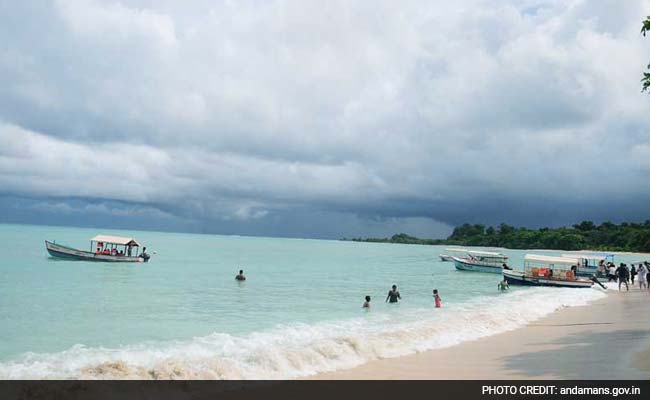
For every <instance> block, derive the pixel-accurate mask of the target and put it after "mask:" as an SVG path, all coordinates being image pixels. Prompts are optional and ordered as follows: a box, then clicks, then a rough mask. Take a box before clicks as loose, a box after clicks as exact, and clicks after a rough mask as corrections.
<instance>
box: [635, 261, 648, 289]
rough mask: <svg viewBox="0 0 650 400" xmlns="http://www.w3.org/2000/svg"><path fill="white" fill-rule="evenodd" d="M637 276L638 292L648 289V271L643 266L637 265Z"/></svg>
mask: <svg viewBox="0 0 650 400" xmlns="http://www.w3.org/2000/svg"><path fill="white" fill-rule="evenodd" d="M637 273H638V274H639V290H643V289H644V288H647V287H648V281H647V274H648V269H647V268H646V267H645V265H643V264H639V269H638V270H637Z"/></svg>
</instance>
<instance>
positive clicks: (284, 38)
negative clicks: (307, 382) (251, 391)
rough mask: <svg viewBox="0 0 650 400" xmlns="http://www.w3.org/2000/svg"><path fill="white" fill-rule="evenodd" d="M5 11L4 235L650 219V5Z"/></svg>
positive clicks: (0, 49)
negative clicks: (645, 32) (8, 229)
mask: <svg viewBox="0 0 650 400" xmlns="http://www.w3.org/2000/svg"><path fill="white" fill-rule="evenodd" d="M448 3H449V2H439V3H437V4H436V3H435V2H429V3H422V2H409V1H407V2H400V3H399V4H397V3H396V2H390V1H387V2H372V3H369V2H328V3H327V4H322V2H309V1H307V2H305V1H300V2H276V1H269V2H246V1H244V2H223V3H222V2H213V1H205V2H194V3H192V4H191V5H188V4H184V3H178V2H171V1H156V2H150V1H127V2H119V3H118V2H110V1H89V2H77V1H63V0H62V1H54V2H52V3H50V4H49V5H46V4H43V3H42V2H29V1H25V2H5V3H2V5H0V39H2V40H1V41H0V42H1V43H2V46H0V86H1V87H2V90H0V205H1V206H2V212H1V213H0V221H5V222H30V223H57V224H58V223H61V224H75V225H84V226H115V227H125V228H132V227H133V228H135V227H139V228H147V229H165V230H189V231H198V232H217V233H235V234H264V235H279V236H306V237H340V236H354V235H362V236H366V235H387V234H391V233H394V232H398V231H406V232H411V233H413V234H418V235H422V236H441V235H444V234H446V233H448V232H449V226H450V225H455V224H458V223H463V222H476V223H487V224H496V223H499V222H508V223H512V224H516V225H519V224H525V225H529V226H546V225H550V226H552V225H559V224H571V223H575V222H577V221H579V220H581V219H587V218H588V219H594V220H596V221H602V220H614V221H616V220H624V219H627V220H644V219H648V218H650V207H649V206H648V204H650V201H649V200H650V199H649V198H648V197H649V196H648V188H649V187H650V133H649V131H648V122H649V121H648V106H649V102H648V99H647V97H646V96H644V95H642V94H641V93H640V91H639V89H640V85H639V78H640V76H641V73H642V71H643V68H644V66H645V65H646V64H647V62H648V59H650V51H648V50H649V49H650V39H647V38H646V39H645V40H644V38H643V37H642V36H640V34H639V29H640V21H641V20H642V19H643V17H644V16H645V15H646V14H647V13H648V9H650V4H648V2H647V1H641V0H639V1H633V0H630V1H625V2H619V1H613V0H612V1H552V0H549V1H525V0H513V1H509V2H500V3H498V5H495V3H494V2H488V1H478V0H468V1H459V2H455V3H454V4H448Z"/></svg>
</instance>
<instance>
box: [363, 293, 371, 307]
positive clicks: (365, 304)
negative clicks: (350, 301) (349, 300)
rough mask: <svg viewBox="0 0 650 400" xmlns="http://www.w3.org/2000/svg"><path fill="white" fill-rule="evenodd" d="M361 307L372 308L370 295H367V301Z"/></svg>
mask: <svg viewBox="0 0 650 400" xmlns="http://www.w3.org/2000/svg"><path fill="white" fill-rule="evenodd" d="M361 308H370V296H366V301H364V302H363V305H362V306H361Z"/></svg>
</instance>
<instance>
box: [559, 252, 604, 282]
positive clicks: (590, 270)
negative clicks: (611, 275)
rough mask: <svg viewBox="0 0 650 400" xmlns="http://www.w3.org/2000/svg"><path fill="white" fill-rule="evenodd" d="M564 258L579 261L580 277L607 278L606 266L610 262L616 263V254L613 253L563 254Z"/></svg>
mask: <svg viewBox="0 0 650 400" xmlns="http://www.w3.org/2000/svg"><path fill="white" fill-rule="evenodd" d="M562 257H567V258H575V259H577V260H578V264H577V265H578V276H587V277H589V276H597V277H599V278H600V277H606V276H607V266H606V264H607V263H608V262H611V263H614V254H611V253H588V252H576V253H567V254H562Z"/></svg>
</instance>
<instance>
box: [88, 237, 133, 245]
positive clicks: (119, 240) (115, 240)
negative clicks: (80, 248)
mask: <svg viewBox="0 0 650 400" xmlns="http://www.w3.org/2000/svg"><path fill="white" fill-rule="evenodd" d="M90 241H91V242H102V243H109V244H117V245H120V246H138V247H139V246H140V243H138V241H137V240H135V239H133V238H128V237H121V236H109V235H97V236H95V237H94V238H92V239H90Z"/></svg>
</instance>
